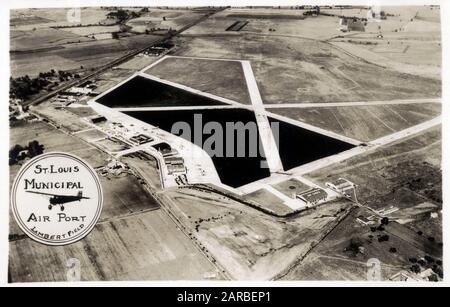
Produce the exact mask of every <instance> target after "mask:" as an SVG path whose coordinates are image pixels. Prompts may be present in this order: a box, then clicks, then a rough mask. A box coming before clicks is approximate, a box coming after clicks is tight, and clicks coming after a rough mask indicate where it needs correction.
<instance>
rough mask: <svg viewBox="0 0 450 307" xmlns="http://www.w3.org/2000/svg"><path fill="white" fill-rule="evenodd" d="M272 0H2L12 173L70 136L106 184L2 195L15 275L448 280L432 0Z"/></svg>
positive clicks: (71, 149)
mask: <svg viewBox="0 0 450 307" xmlns="http://www.w3.org/2000/svg"><path fill="white" fill-rule="evenodd" d="M274 3H275V2H274ZM130 4H131V2H130ZM275 4H276V3H275ZM275 4H274V6H252V7H250V6H246V7H235V6H227V7H224V6H222V7H218V6H203V7H187V6H184V7H180V6H177V7H174V6H159V7H156V6H155V7H151V6H149V7H142V6H140V7H134V6H129V7H113V6H104V7H100V6H98V7H81V8H21V9H11V10H10V12H9V14H10V20H9V24H10V26H9V27H10V30H9V37H10V50H9V56H10V74H11V75H10V77H9V126H10V132H9V133H10V139H9V180H10V182H9V184H10V188H9V189H10V190H11V189H13V186H14V185H15V184H14V182H15V180H17V178H18V177H20V176H19V175H20V174H21V172H22V169H24V168H26V165H27V163H29V162H30V161H31V162H32V160H33V159H36V158H37V157H39V156H41V155H45V154H48V153H54V152H59V153H67V154H71V155H73V156H76V157H78V158H79V159H80V161H84V162H85V163H86V165H88V166H89V167H90V168H91V169H93V170H94V171H95V172H94V173H95V176H93V177H92V178H93V179H92V180H93V182H94V181H95V180H98V182H99V184H100V186H101V189H99V190H98V191H99V193H100V192H101V195H100V194H99V195H100V196H99V198H100V199H101V200H102V202H103V203H102V210H101V214H100V215H99V217H98V221H97V222H96V224H95V226H93V227H92V230H91V231H90V232H89V233H88V234H86V235H85V236H84V237H83V238H81V239H79V240H77V241H76V242H75V241H74V242H70V244H61V245H56V244H54V245H49V244H44V243H43V242H41V241H39V240H35V239H34V238H33V237H30V236H29V234H28V233H26V232H24V228H23V225H22V224H21V223H19V222H17V216H16V213H15V211H14V210H13V209H12V208H10V216H9V221H10V222H9V238H8V241H9V242H8V244H9V263H8V283H11V284H14V283H30V282H60V281H67V280H68V279H70V278H74V277H73V276H69V275H70V274H71V273H70V272H71V271H70V270H72V269H73V268H74V266H76V268H77V269H78V272H77V274H75V278H78V280H80V281H180V280H181V281H392V282H395V281H397V282H398V281H417V282H419V281H420V282H441V281H443V279H444V273H443V235H442V233H443V226H442V224H443V223H442V208H443V206H442V204H443V199H442V194H443V193H442V163H441V160H442V117H441V107H442V102H441V99H442V71H441V66H442V65H441V62H442V59H441V58H442V46H441V42H442V39H441V17H440V16H441V8H440V7H439V6H437V5H420V6H419V5H417V6H367V5H364V6H363V5H361V6H355V5H354V6H349V5H329V6H324V5H321V6H315V5H297V6H275ZM74 178H75V177H74ZM28 183H30V182H27V184H28ZM30 184H31V183H30ZM48 185H49V184H47V185H43V186H40V187H39V186H38V183H37V182H34V181H33V185H32V187H33V188H34V190H33V191H31V193H34V194H33V195H31V194H29V197H30V199H33V201H34V199H36V202H37V201H40V200H41V199H43V201H42V203H45V205H44V206H42V208H41V209H42V210H41V211H42V212H48V214H50V213H51V214H58V216H60V217H63V218H64V219H66V221H69V220H70V219H71V220H70V221H71V222H72V221H74V220H75V219H77V217H74V216H72V217H71V216H70V213H71V212H74V211H71V210H73V209H74V208H78V209H77V210H79V211H80V210H81V209H82V206H83V204H84V203H87V201H88V200H89V199H90V198H92V197H93V193H92V192H90V193H89V190H88V187H82V186H81V185H78V186H77V187H74V188H73V189H72V192H68V193H56V192H55V191H56V190H55V189H54V186H53V187H52V188H48ZM27 192H30V191H27ZM69 193H70V194H69ZM11 194H12V195H13V197H14V195H15V192H14V193H11ZM22 194H23V193H22ZM37 194H41V195H37ZM61 194H63V195H61ZM27 195H28V194H27ZM95 195H96V194H95ZM31 197H33V198H31ZM45 197H47V198H45ZM91 200H92V199H91ZM47 206H48V208H47ZM53 206H57V207H59V208H57V207H56V208H53ZM76 206H78V207H76ZM79 206H81V207H79ZM11 207H14V206H11ZM52 208H53V209H52ZM80 208H81V209H80ZM94 221H96V220H94ZM27 222H31V223H35V224H33V225H34V226H35V227H37V228H35V229H36V231H35V233H36V235H37V236H38V235H42V236H44V235H43V234H42V233H40V230H38V229H39V226H38V225H40V224H42V223H45V222H46V220H45V217H42V219H41V218H39V217H35V216H34V215H33V217H31V216H30V218H29V219H28V221H27ZM48 222H49V220H48ZM80 227H81V228H82V227H83V226H80ZM74 231H75V232H76V231H78V230H74Z"/></svg>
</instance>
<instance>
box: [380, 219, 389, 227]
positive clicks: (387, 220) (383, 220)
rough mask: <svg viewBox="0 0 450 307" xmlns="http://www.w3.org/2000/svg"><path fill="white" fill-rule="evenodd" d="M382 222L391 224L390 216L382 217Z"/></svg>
mask: <svg viewBox="0 0 450 307" xmlns="http://www.w3.org/2000/svg"><path fill="white" fill-rule="evenodd" d="M381 224H382V225H388V224H389V218H388V217H383V218H382V219H381Z"/></svg>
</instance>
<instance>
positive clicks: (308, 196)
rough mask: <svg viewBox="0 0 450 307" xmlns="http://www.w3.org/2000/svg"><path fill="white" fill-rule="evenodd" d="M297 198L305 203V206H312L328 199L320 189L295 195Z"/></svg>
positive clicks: (325, 193) (326, 194)
mask: <svg viewBox="0 0 450 307" xmlns="http://www.w3.org/2000/svg"><path fill="white" fill-rule="evenodd" d="M297 198H298V199H300V200H302V201H303V202H305V203H306V205H307V206H314V205H317V204H319V203H322V202H325V201H326V200H327V199H328V193H327V192H326V191H325V190H322V189H320V188H313V189H310V190H308V191H305V192H302V193H299V194H297Z"/></svg>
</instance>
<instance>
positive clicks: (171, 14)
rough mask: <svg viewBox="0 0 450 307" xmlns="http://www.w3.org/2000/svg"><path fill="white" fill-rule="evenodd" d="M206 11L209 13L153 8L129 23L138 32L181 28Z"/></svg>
mask: <svg viewBox="0 0 450 307" xmlns="http://www.w3.org/2000/svg"><path fill="white" fill-rule="evenodd" d="M205 13H207V10H180V9H176V10H173V9H172V10H165V9H154V8H153V9H150V11H149V12H148V13H145V14H144V15H143V16H141V17H139V18H135V19H132V20H130V21H128V22H127V25H128V26H130V27H131V28H132V31H134V32H138V33H145V32H146V30H147V31H149V30H151V29H162V30H170V29H172V30H179V29H181V28H182V27H184V26H187V25H188V24H190V23H192V22H193V21H195V20H196V19H198V18H200V17H202V16H203V15H204V14H205Z"/></svg>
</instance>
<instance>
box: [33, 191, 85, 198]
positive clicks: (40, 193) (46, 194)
mask: <svg viewBox="0 0 450 307" xmlns="http://www.w3.org/2000/svg"><path fill="white" fill-rule="evenodd" d="M25 192H28V193H33V194H38V195H44V196H56V197H77V196H76V195H58V194H51V193H43V192H36V191H25ZM79 198H80V199H90V198H89V197H85V196H82V197H79Z"/></svg>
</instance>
